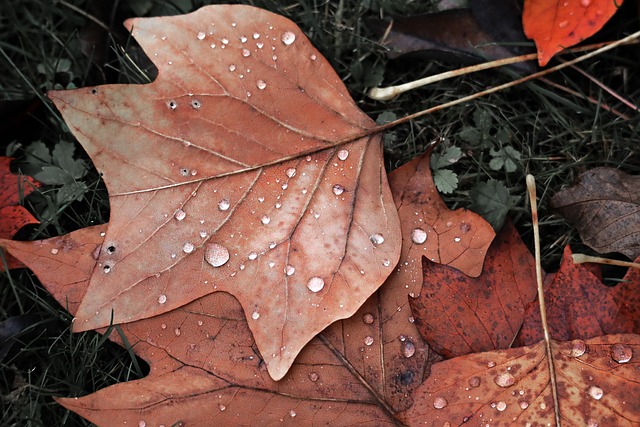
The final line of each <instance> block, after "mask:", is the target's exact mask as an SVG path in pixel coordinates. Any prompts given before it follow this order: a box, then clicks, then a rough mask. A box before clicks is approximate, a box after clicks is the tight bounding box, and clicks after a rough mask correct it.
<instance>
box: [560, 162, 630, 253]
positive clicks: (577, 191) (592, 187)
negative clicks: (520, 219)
mask: <svg viewBox="0 0 640 427" xmlns="http://www.w3.org/2000/svg"><path fill="white" fill-rule="evenodd" d="M551 207H552V208H554V209H556V210H557V211H559V212H560V214H561V215H562V216H564V217H565V218H566V219H567V221H569V222H571V223H572V224H573V226H574V227H576V229H577V230H578V233H580V237H581V238H582V241H583V242H584V243H585V244H586V245H588V246H589V247H591V248H593V249H594V250H596V251H598V252H600V253H606V252H622V253H623V254H625V255H626V256H628V257H629V258H631V259H634V258H637V257H638V256H640V176H632V175H627V174H626V173H624V172H622V171H620V170H617V169H613V168H595V169H592V170H590V171H587V172H585V173H583V174H581V175H580V176H579V177H578V180H577V182H576V183H575V184H574V185H573V186H571V187H569V188H566V189H564V190H562V191H560V192H559V193H558V194H556V195H555V196H553V198H552V199H551Z"/></svg>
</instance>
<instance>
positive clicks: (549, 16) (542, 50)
mask: <svg viewBox="0 0 640 427" xmlns="http://www.w3.org/2000/svg"><path fill="white" fill-rule="evenodd" d="M622 2H623V0H620V1H615V0H571V1H565V0H525V2H524V10H523V12H522V24H523V26H524V33H525V34H526V36H527V37H528V38H530V39H532V40H533V41H535V43H536V47H537V48H538V63H539V64H540V66H541V67H544V66H545V65H547V63H548V62H549V60H550V59H551V58H552V57H553V55H555V54H556V53H558V52H560V51H562V50H563V49H566V48H568V47H571V46H574V45H576V44H578V43H580V42H581V41H582V40H584V39H586V38H588V37H590V36H592V35H593V34H595V33H597V32H598V31H599V30H600V28H602V27H603V25H604V24H605V23H606V22H607V21H608V20H609V19H610V18H611V17H612V16H613V14H614V13H616V11H617V10H618V8H619V7H620V6H621V5H622Z"/></svg>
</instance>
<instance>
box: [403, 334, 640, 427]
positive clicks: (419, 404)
mask: <svg viewBox="0 0 640 427" xmlns="http://www.w3.org/2000/svg"><path fill="white" fill-rule="evenodd" d="M552 354H553V357H554V360H555V363H556V378H557V384H558V396H559V402H560V403H559V409H560V415H561V419H562V421H563V423H564V424H566V425H571V426H596V425H598V426H632V425H638V423H640V385H639V384H640V337H639V336H638V335H607V336H604V337H598V338H592V339H590V340H585V341H582V340H576V341H570V342H555V341H552ZM547 366H548V365H547V358H546V354H545V349H544V344H543V342H539V343H538V344H535V345H532V346H530V347H519V348H513V349H510V350H500V351H493V352H487V353H476V354H470V355H467V356H463V357H459V358H455V359H451V360H447V361H444V362H441V363H438V364H436V365H434V367H433V369H432V372H431V375H430V376H429V378H428V379H427V380H426V381H425V382H424V383H423V384H422V386H420V387H419V388H418V390H417V391H416V393H414V399H415V404H414V405H413V406H412V407H411V409H409V410H408V411H406V412H404V413H402V414H400V418H401V419H402V420H403V421H404V422H405V423H406V424H411V425H426V426H434V427H435V426H438V427H440V426H442V425H461V424H464V423H466V424H465V425H478V424H481V425H485V424H490V425H498V426H507V425H532V426H533V425H538V426H540V425H555V417H554V405H553V399H552V396H551V385H550V382H549V373H548V372H549V371H548V369H547ZM446 423H450V424H446ZM564 424H563V425H564Z"/></svg>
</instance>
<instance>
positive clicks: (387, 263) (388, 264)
mask: <svg viewBox="0 0 640 427" xmlns="http://www.w3.org/2000/svg"><path fill="white" fill-rule="evenodd" d="M382 265H383V266H385V267H389V266H390V265H391V261H390V260H388V259H386V258H385V259H383V260H382Z"/></svg>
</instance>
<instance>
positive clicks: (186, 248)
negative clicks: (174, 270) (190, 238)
mask: <svg viewBox="0 0 640 427" xmlns="http://www.w3.org/2000/svg"><path fill="white" fill-rule="evenodd" d="M194 249H195V246H193V243H191V242H187V243H185V244H184V246H182V250H183V251H184V253H185V254H190V253H191V252H193V250H194Z"/></svg>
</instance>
